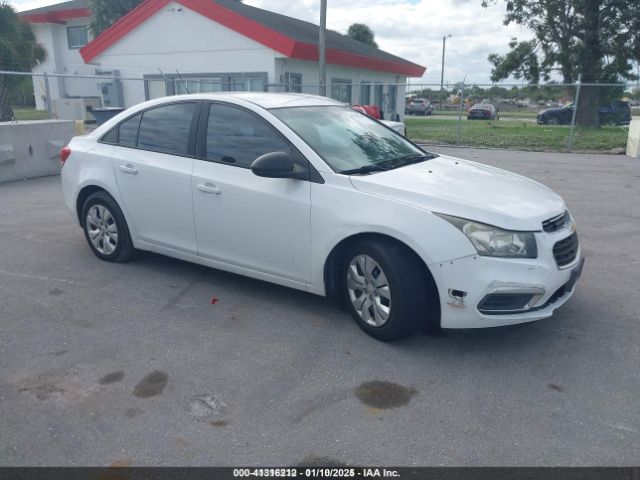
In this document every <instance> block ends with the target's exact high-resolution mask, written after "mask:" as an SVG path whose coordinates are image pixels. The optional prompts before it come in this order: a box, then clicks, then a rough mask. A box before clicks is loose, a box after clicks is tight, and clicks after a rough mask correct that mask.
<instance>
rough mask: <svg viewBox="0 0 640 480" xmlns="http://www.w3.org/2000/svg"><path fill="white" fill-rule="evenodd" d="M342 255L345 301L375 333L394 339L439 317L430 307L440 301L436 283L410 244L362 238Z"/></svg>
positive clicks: (362, 325) (366, 328)
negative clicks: (433, 317)
mask: <svg viewBox="0 0 640 480" xmlns="http://www.w3.org/2000/svg"><path fill="white" fill-rule="evenodd" d="M343 259H344V261H343V264H342V268H341V278H342V279H343V280H342V292H343V297H344V301H345V304H346V306H347V308H348V310H349V311H350V312H351V315H352V316H353V318H354V319H355V321H356V323H357V324H358V326H359V327H360V328H361V329H362V330H364V331H365V332H366V333H368V334H369V335H370V336H372V337H374V338H376V339H378V340H381V341H383V342H391V341H395V340H400V339H401V338H404V337H407V336H409V335H410V334H411V333H413V332H414V331H415V330H416V329H417V328H418V327H420V326H423V325H424V324H425V322H428V324H430V325H431V324H433V323H435V322H433V321H432V320H430V318H429V317H430V315H429V313H430V312H429V310H430V308H429V307H433V306H435V304H434V303H433V302H434V301H435V302H439V300H438V297H437V289H435V284H433V285H432V283H433V280H431V277H430V274H428V272H425V271H424V266H423V265H422V262H420V261H419V259H418V258H416V256H415V254H414V253H413V252H410V251H409V250H408V249H407V248H406V247H405V246H403V245H401V244H400V243H397V242H394V241H392V240H387V239H367V240H362V241H360V242H358V243H355V244H353V245H351V246H349V247H348V248H347V249H346V251H345V255H344V256H343ZM367 272H368V273H367ZM376 282H378V283H376ZM385 285H386V287H385ZM358 287H361V288H362V290H359V288H358ZM434 292H435V294H434ZM434 297H435V298H434ZM438 305H439V303H438ZM432 310H433V311H435V309H432ZM437 311H438V313H439V309H438V310H437ZM431 316H433V315H431ZM438 323H439V316H438Z"/></svg>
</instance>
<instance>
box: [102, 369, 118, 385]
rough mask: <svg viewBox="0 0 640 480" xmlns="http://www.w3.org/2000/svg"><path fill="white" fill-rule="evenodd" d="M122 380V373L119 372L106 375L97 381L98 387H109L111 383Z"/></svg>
mask: <svg viewBox="0 0 640 480" xmlns="http://www.w3.org/2000/svg"><path fill="white" fill-rule="evenodd" d="M123 378H124V372H123V371H122V370H121V371H119V372H112V373H107V374H106V375H105V376H104V377H102V378H101V379H100V380H98V383H99V384H100V385H110V384H112V383H118V382H121V381H122V379H123Z"/></svg>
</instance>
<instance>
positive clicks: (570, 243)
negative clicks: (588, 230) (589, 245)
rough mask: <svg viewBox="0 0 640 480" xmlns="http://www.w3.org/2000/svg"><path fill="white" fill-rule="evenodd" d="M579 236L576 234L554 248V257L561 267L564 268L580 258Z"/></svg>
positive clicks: (561, 241)
mask: <svg viewBox="0 0 640 480" xmlns="http://www.w3.org/2000/svg"><path fill="white" fill-rule="evenodd" d="M578 247H579V242H578V234H577V233H574V234H573V235H571V236H570V237H567V238H565V239H564V240H560V241H559V242H558V243H556V244H555V245H554V246H553V256H554V257H555V259H556V263H557V264H558V266H559V267H564V266H566V265H569V264H570V263H571V262H573V261H574V260H575V259H576V257H577V256H578Z"/></svg>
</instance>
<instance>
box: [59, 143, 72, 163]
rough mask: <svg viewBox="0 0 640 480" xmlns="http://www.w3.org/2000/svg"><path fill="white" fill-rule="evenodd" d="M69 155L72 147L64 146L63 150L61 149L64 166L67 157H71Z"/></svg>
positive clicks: (61, 160)
mask: <svg viewBox="0 0 640 480" xmlns="http://www.w3.org/2000/svg"><path fill="white" fill-rule="evenodd" d="M69 155H71V149H70V148H69V147H64V148H63V149H62V150H60V163H61V164H62V166H63V167H64V162H66V161H67V158H69Z"/></svg>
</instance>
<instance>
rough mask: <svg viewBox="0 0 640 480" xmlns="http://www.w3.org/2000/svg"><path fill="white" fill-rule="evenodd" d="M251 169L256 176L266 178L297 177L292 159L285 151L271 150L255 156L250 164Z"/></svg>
mask: <svg viewBox="0 0 640 480" xmlns="http://www.w3.org/2000/svg"><path fill="white" fill-rule="evenodd" d="M251 171H252V172H253V173H254V174H255V175H257V176H258V177H266V178H299V176H300V172H298V171H296V166H295V164H294V163H293V159H292V158H291V156H290V155H289V154H288V153H285V152H271V153H265V154H264V155H262V156H260V157H258V158H256V159H255V160H254V161H253V163H252V164H251Z"/></svg>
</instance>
